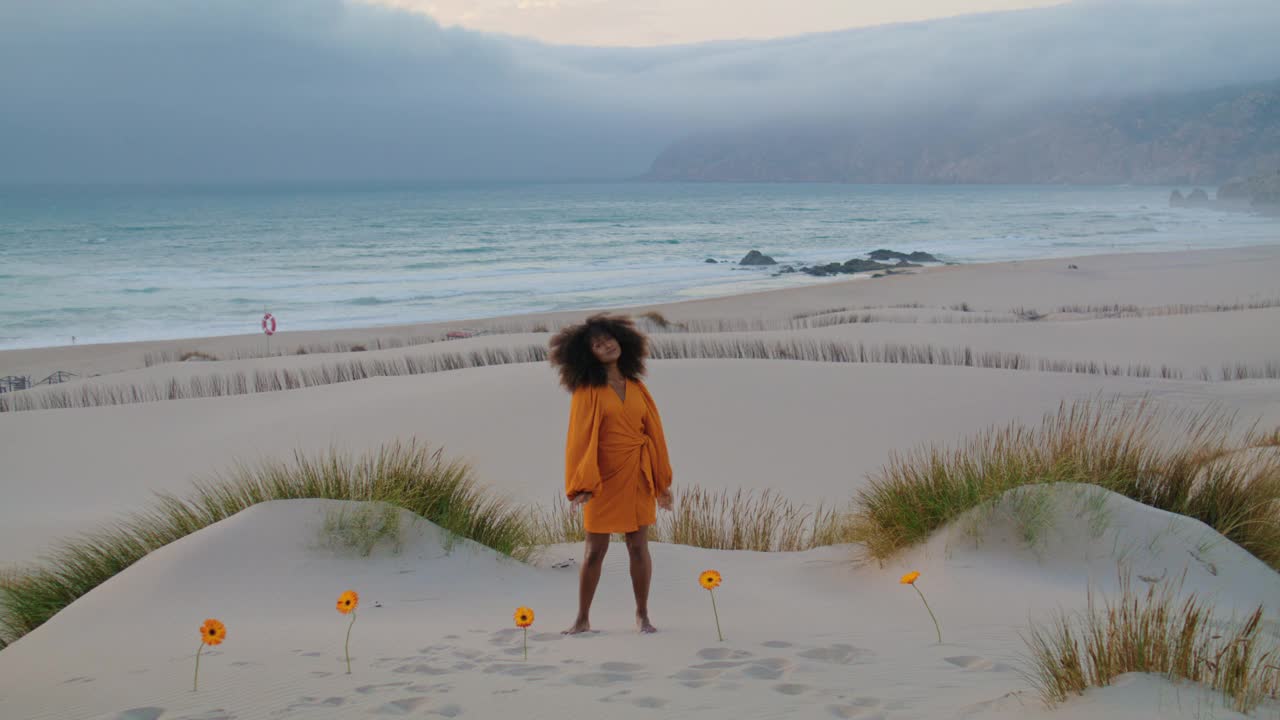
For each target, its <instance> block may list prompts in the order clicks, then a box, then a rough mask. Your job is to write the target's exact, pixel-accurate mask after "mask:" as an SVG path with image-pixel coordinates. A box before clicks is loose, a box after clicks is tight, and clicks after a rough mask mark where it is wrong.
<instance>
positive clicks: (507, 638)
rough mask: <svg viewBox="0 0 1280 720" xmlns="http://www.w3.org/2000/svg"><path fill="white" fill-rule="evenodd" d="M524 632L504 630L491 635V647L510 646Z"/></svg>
mask: <svg viewBox="0 0 1280 720" xmlns="http://www.w3.org/2000/svg"><path fill="white" fill-rule="evenodd" d="M521 634H522V631H521V630H520V629H519V628H504V629H502V630H499V631H497V632H494V633H490V634H489V644H490V645H510V644H511V642H512V641H513V640H515V639H516V638H518V637H520V635H521Z"/></svg>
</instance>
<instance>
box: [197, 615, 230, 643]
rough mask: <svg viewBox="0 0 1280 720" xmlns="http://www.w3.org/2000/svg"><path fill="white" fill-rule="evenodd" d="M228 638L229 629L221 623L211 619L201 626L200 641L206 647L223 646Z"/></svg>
mask: <svg viewBox="0 0 1280 720" xmlns="http://www.w3.org/2000/svg"><path fill="white" fill-rule="evenodd" d="M226 638H227V627H226V626H225V625H223V624H222V623H221V622H219V621H217V620H214V619H213V618H209V619H208V620H205V621H204V624H203V625H201V626H200V641H201V642H203V643H204V644H205V645H221V644H222V641H223V640H225V639H226Z"/></svg>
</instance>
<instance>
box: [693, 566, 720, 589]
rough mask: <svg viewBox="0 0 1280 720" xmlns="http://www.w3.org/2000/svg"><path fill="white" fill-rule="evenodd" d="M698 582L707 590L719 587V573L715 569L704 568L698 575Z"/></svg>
mask: <svg viewBox="0 0 1280 720" xmlns="http://www.w3.org/2000/svg"><path fill="white" fill-rule="evenodd" d="M698 584H699V585H701V586H702V587H704V588H706V589H707V590H711V589H712V588H718V587H720V573H718V572H716V571H715V570H706V571H704V572H703V573H702V574H701V575H699V576H698Z"/></svg>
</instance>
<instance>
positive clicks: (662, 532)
mask: <svg viewBox="0 0 1280 720" xmlns="http://www.w3.org/2000/svg"><path fill="white" fill-rule="evenodd" d="M674 500H675V502H674V507H673V511H672V512H671V513H665V512H660V513H659V514H658V523H657V525H655V526H654V527H652V528H651V529H650V533H649V539H650V540H653V541H654V542H664V543H670V544H673V545H689V546H692V547H699V548H707V549H712V550H755V551H758V552H796V551H800V550H810V549H812V548H815V547H821V546H823V545H833V544H836V543H840V542H845V539H844V532H845V529H846V521H847V516H846V515H845V514H843V513H840V512H838V511H836V510H833V509H827V508H825V507H824V506H822V505H819V506H818V507H816V508H814V509H812V510H810V509H809V508H808V507H807V506H804V505H796V504H794V503H792V502H790V501H788V500H786V499H785V498H783V497H782V496H780V495H778V494H777V493H774V492H772V491H769V490H766V491H764V492H762V493H759V494H757V493H755V492H743V491H742V490H736V491H732V492H730V491H729V490H720V491H711V490H706V489H703V488H701V487H699V486H696V485H690V486H683V487H679V488H677V489H676V491H675V498H674ZM532 522H533V524H534V526H535V527H536V528H537V531H536V535H537V537H538V541H539V543H540V544H542V545H551V544H555V543H571V542H581V541H583V540H584V539H585V538H586V532H585V529H584V528H583V525H582V513H581V511H578V510H572V509H570V507H569V503H568V501H567V500H565V499H564V497H563V496H557V497H556V499H555V501H554V502H553V503H552V504H551V506H550V507H547V508H541V509H539V510H537V511H536V512H535V515H534V518H533V520H532ZM619 537H620V536H619Z"/></svg>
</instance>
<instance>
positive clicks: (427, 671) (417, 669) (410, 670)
mask: <svg viewBox="0 0 1280 720" xmlns="http://www.w3.org/2000/svg"><path fill="white" fill-rule="evenodd" d="M391 672H393V673H399V674H401V675H448V674H449V673H451V672H453V671H452V670H449V669H447V668H441V667H435V666H434V665H428V664H426V663H410V664H408V665H401V666H400V667H398V668H396V669H394V670H392V671H391Z"/></svg>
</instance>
